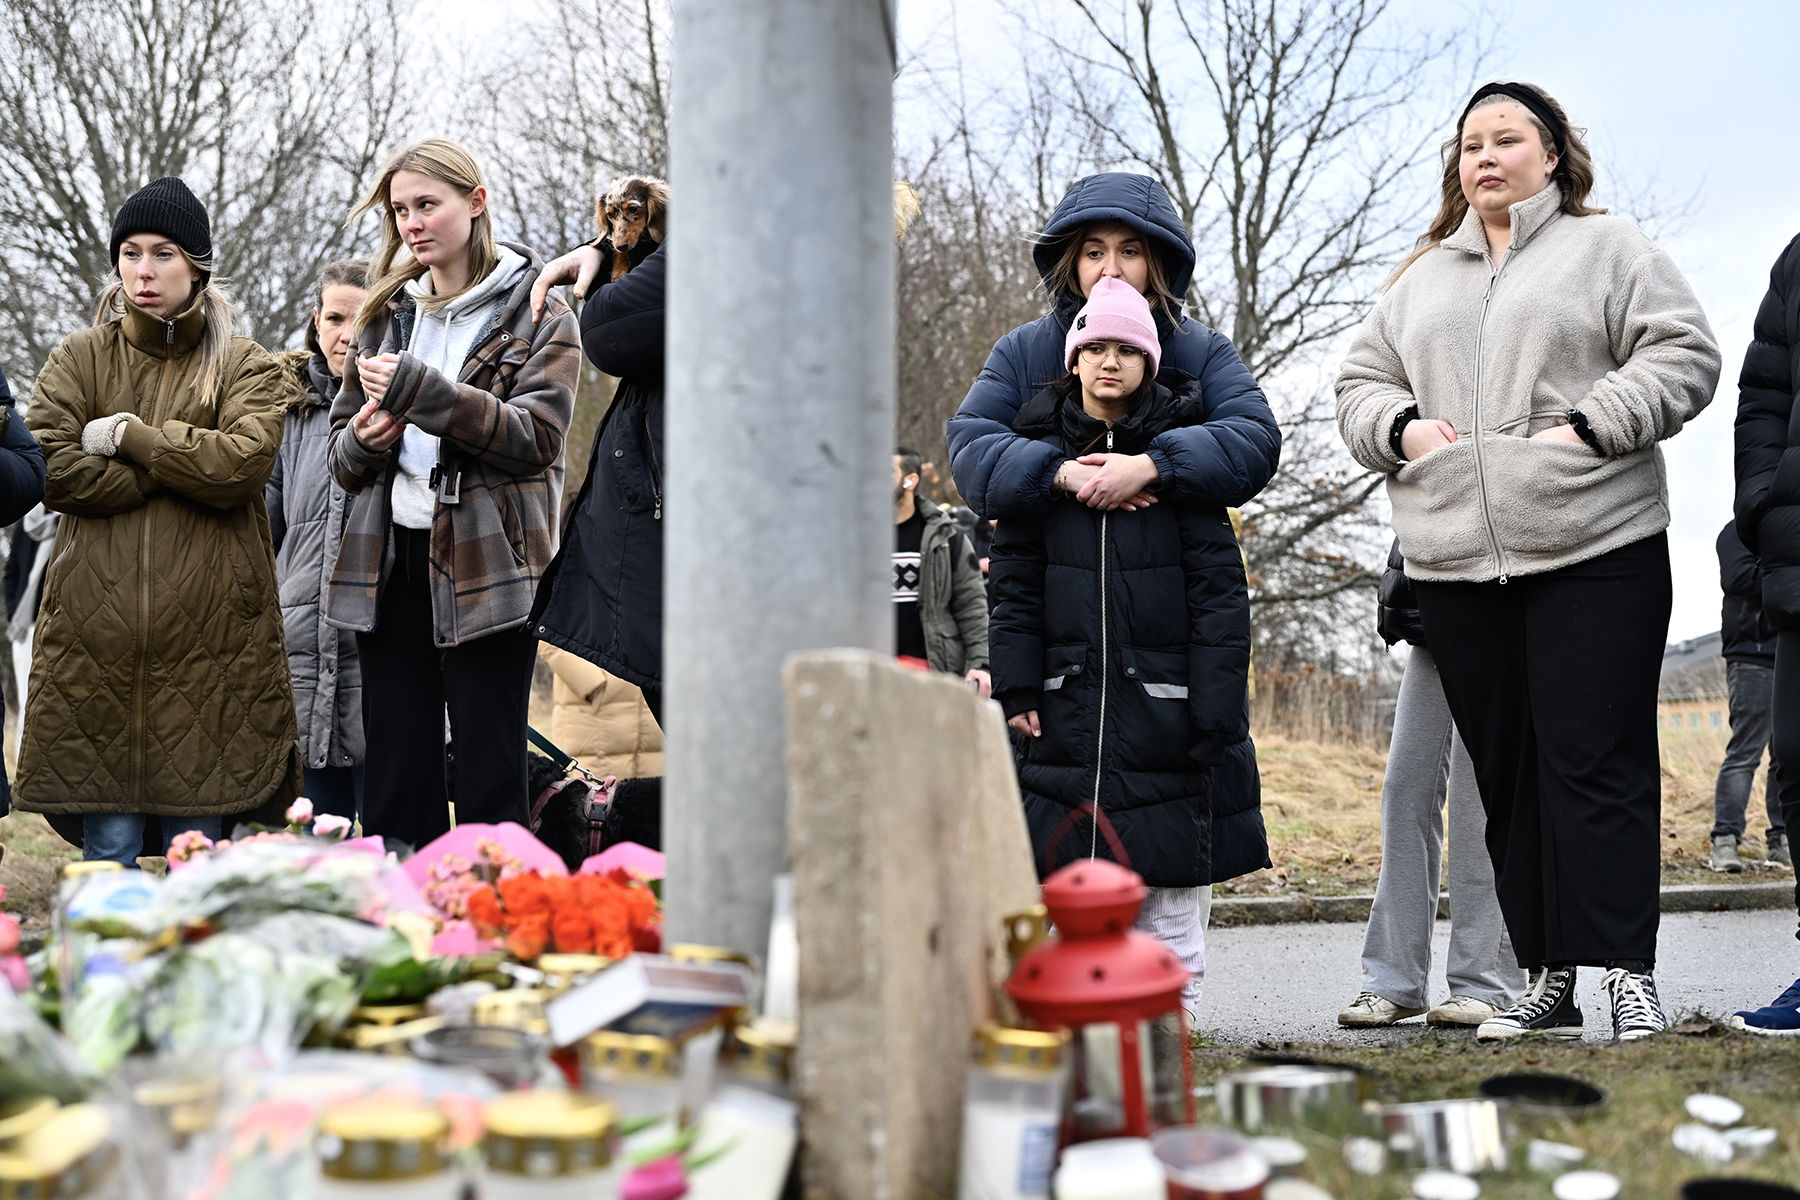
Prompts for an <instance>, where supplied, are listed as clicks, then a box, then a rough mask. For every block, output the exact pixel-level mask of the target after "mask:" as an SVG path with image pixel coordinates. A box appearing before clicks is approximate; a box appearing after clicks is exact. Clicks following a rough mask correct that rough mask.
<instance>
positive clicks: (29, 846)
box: [0, 812, 81, 929]
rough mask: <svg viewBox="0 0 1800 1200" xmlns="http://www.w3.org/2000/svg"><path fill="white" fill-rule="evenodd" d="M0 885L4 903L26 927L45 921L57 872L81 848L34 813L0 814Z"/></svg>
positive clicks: (39, 926)
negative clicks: (64, 838) (3, 888)
mask: <svg viewBox="0 0 1800 1200" xmlns="http://www.w3.org/2000/svg"><path fill="white" fill-rule="evenodd" d="M0 850H4V851H5V854H6V857H5V858H4V859H0V886H4V887H5V888H6V900H5V902H4V907H5V909H6V911H7V912H10V913H13V914H15V915H17V916H18V918H19V923H20V924H21V925H23V926H24V927H25V928H26V929H39V928H42V927H43V926H45V925H46V924H48V922H49V916H50V903H51V901H52V900H53V899H55V897H56V877H57V872H59V871H61V870H62V865H63V864H64V863H66V862H69V861H70V860H72V859H76V858H80V857H81V852H80V851H79V850H77V849H76V848H75V847H74V846H71V845H69V843H67V842H65V841H63V840H62V839H61V838H60V837H57V836H56V834H55V832H54V831H53V830H51V828H50V826H49V825H47V824H45V822H44V818H42V817H40V816H38V815H37V814H36V813H22V812H15V813H13V814H12V815H11V816H7V817H0Z"/></svg>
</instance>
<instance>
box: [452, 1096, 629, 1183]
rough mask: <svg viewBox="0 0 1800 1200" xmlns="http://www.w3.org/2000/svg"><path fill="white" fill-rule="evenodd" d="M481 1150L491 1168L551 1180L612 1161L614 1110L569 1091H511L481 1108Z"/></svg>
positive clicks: (601, 1101)
mask: <svg viewBox="0 0 1800 1200" xmlns="http://www.w3.org/2000/svg"><path fill="white" fill-rule="evenodd" d="M484 1116H485V1118H486V1123H487V1137H486V1138H485V1139H484V1140H483V1142H482V1153H483V1155H484V1156H485V1157H486V1159H487V1165H488V1168H489V1169H490V1170H493V1171H498V1172H500V1173H502V1174H507V1175H525V1176H529V1177H530V1178H533V1179H550V1178H556V1177H558V1176H564V1175H585V1174H588V1173H590V1172H594V1171H600V1170H603V1169H605V1168H606V1167H609V1166H611V1165H612V1161H613V1142H612V1139H613V1128H614V1125H615V1123H616V1121H617V1110H616V1109H615V1108H614V1107H613V1106H612V1105H611V1104H608V1103H607V1102H606V1101H604V1100H598V1099H595V1098H594V1097H592V1096H583V1095H580V1094H579V1093H570V1092H513V1093H511V1094H509V1095H504V1096H496V1097H495V1098H494V1099H492V1100H490V1101H488V1103H487V1107H486V1109H485V1110H484Z"/></svg>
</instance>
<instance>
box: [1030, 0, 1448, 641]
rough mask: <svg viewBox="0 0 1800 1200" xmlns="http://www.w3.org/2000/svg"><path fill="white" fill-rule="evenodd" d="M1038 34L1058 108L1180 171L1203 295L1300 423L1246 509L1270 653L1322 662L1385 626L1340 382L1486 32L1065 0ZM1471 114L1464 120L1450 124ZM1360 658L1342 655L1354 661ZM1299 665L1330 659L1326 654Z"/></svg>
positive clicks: (1380, 15) (1186, 4)
mask: <svg viewBox="0 0 1800 1200" xmlns="http://www.w3.org/2000/svg"><path fill="white" fill-rule="evenodd" d="M1064 11H1065V14H1066V15H1067V16H1068V17H1069V22H1068V24H1069V26H1070V27H1071V28H1068V29H1064V30H1046V29H1045V26H1044V22H1043V21H1042V20H1041V19H1037V20H1034V21H1033V22H1032V23H1031V25H1030V28H1032V29H1034V30H1037V31H1038V32H1039V35H1040V36H1041V37H1042V39H1043V44H1044V45H1045V46H1046V48H1047V49H1048V50H1050V51H1051V53H1052V55H1053V57H1054V59H1055V61H1056V62H1058V64H1059V65H1060V70H1059V72H1058V74H1057V76H1056V84H1057V88H1056V95H1057V96H1058V97H1059V98H1060V100H1061V102H1062V103H1063V104H1064V105H1066V107H1067V108H1068V109H1069V110H1070V111H1071V112H1072V113H1075V114H1077V115H1078V116H1080V117H1081V118H1082V119H1083V120H1084V121H1085V122H1086V123H1087V125H1088V126H1089V127H1090V128H1091V129H1092V130H1093V131H1094V135H1095V137H1096V139H1097V140H1099V141H1100V142H1101V143H1102V144H1103V145H1104V147H1105V149H1106V153H1104V154H1103V155H1101V156H1100V157H1099V158H1098V159H1097V162H1098V163H1109V162H1110V163H1113V164H1120V163H1122V164H1125V165H1127V166H1129V167H1131V168H1134V169H1141V170H1144V171H1146V172H1148V173H1149V174H1151V175H1153V176H1155V177H1156V178H1158V179H1160V180H1161V181H1162V182H1163V184H1164V185H1165V186H1166V187H1167V188H1168V190H1169V194H1170V196H1171V197H1172V198H1173V199H1174V201H1175V205H1176V207H1177V209H1178V210H1179V211H1180V213H1181V215H1182V217H1183V219H1184V220H1185V221H1186V223H1187V225H1188V227H1189V228H1190V229H1191V230H1192V231H1193V235H1194V240H1195V244H1196V246H1197V248H1198V251H1199V262H1198V267H1197V270H1196V273H1195V277H1194V281H1193V284H1192V287H1191V288H1190V291H1189V296H1188V298H1189V301H1190V302H1191V303H1192V304H1193V306H1194V308H1195V310H1196V311H1197V312H1198V313H1199V315H1200V317H1201V319H1202V320H1203V321H1205V322H1206V323H1207V324H1209V325H1211V326H1213V327H1215V328H1217V329H1220V330H1222V331H1224V332H1226V333H1228V334H1229V335H1230V336H1231V339H1232V341H1233V342H1234V343H1235V344H1236V346H1237V348H1238V351H1239V353H1241V354H1242V355H1243V357H1244V361H1245V363H1246V364H1247V365H1248V366H1249V368H1250V370H1251V371H1252V373H1254V374H1255V375H1256V376H1257V378H1258V380H1259V381H1260V382H1261V383H1262V384H1263V387H1264V389H1265V391H1266V392H1267V393H1268V394H1269V397H1270V400H1271V402H1272V403H1273V404H1274V406H1275V408H1276V412H1277V415H1278V416H1280V417H1281V419H1282V425H1283V429H1284V433H1285V438H1286V441H1285V445H1284V447H1283V460H1282V468H1281V471H1280V473H1279V474H1278V476H1277V477H1276V479H1275V480H1274V481H1273V482H1272V483H1271V484H1270V486H1269V487H1268V489H1267V490H1266V491H1265V492H1264V493H1263V495H1262V496H1261V497H1259V498H1258V500H1257V501H1256V502H1255V503H1253V504H1252V505H1250V506H1249V507H1248V509H1247V510H1246V517H1247V526H1246V537H1245V547H1246V551H1247V553H1248V555H1249V559H1250V567H1251V574H1252V577H1253V581H1254V586H1253V589H1252V597H1253V600H1254V602H1255V605H1256V621H1257V634H1258V653H1259V654H1262V655H1264V656H1265V657H1266V658H1268V659H1270V660H1271V661H1272V659H1273V658H1274V657H1275V656H1283V657H1287V656H1294V655H1317V654H1320V653H1325V652H1328V651H1329V652H1330V653H1333V654H1340V652H1339V651H1336V650H1331V649H1330V648H1329V647H1321V646H1319V645H1317V644H1316V643H1318V642H1319V631H1320V630H1325V631H1327V632H1326V635H1325V636H1326V637H1327V638H1328V639H1329V638H1331V637H1334V636H1335V637H1339V639H1340V640H1339V641H1338V642H1335V643H1333V646H1341V645H1342V639H1341V635H1338V634H1334V633H1332V632H1331V631H1333V630H1342V629H1344V628H1346V627H1347V626H1346V625H1345V624H1344V621H1345V620H1346V619H1349V618H1350V617H1352V616H1353V615H1355V614H1360V615H1355V620H1357V621H1359V622H1360V623H1362V624H1365V625H1366V623H1367V612H1368V604H1369V598H1368V592H1369V589H1370V587H1371V585H1372V584H1373V582H1374V580H1375V578H1376V577H1377V573H1378V570H1379V566H1380V562H1381V557H1382V555H1381V550H1382V548H1383V547H1382V546H1381V532H1380V526H1381V518H1380V515H1379V514H1378V513H1376V512H1375V511H1373V506H1371V505H1370V503H1369V501H1370V499H1371V497H1372V496H1373V495H1374V493H1375V491H1376V486H1377V483H1378V480H1377V479H1375V478H1374V477H1369V476H1364V475H1362V473H1361V472H1360V471H1358V470H1357V469H1356V468H1355V467H1354V466H1353V465H1352V464H1350V463H1349V461H1348V460H1347V459H1346V458H1344V457H1343V455H1342V454H1341V452H1340V451H1339V450H1338V448H1337V446H1336V438H1335V432H1334V431H1333V430H1332V428H1331V405H1330V403H1329V399H1328V396H1327V394H1326V391H1325V387H1324V384H1323V381H1322V380H1321V379H1320V367H1321V363H1322V360H1323V359H1324V358H1325V357H1326V356H1328V355H1329V354H1330V353H1331V352H1332V351H1333V349H1334V348H1335V347H1337V346H1339V345H1340V343H1341V340H1342V339H1343V337H1344V336H1345V334H1346V333H1347V332H1348V331H1349V330H1350V329H1352V328H1353V327H1354V326H1355V324H1356V322H1357V321H1358V320H1359V319H1360V317H1361V315H1362V313H1363V312H1364V311H1365V309H1366V308H1367V306H1368V304H1369V303H1370V301H1371V300H1372V298H1373V296H1374V294H1375V292H1376V290H1377V288H1378V287H1379V284H1380V281H1381V277H1382V275H1383V273H1384V272H1385V271H1386V270H1388V269H1391V267H1392V266H1393V264H1394V263H1395V262H1396V261H1397V260H1398V258H1399V257H1401V256H1402V255H1403V254H1404V253H1405V251H1406V250H1407V249H1409V248H1410V246H1411V244H1412V242H1413V240H1414V238H1415V237H1416V236H1417V234H1418V232H1419V230H1420V229H1421V228H1422V226H1423V223H1424V221H1423V218H1424V210H1425V209H1426V208H1427V206H1428V205H1429V203H1430V201H1431V199H1432V193H1431V186H1430V185H1431V179H1432V176H1433V172H1432V170H1431V165H1432V164H1434V163H1435V148H1436V145H1437V142H1438V141H1439V139H1440V138H1441V137H1442V128H1443V123H1442V122H1439V121H1437V120H1435V119H1430V118H1426V119H1423V120H1422V119H1421V117H1420V114H1421V113H1425V114H1431V113H1434V112H1435V111H1436V110H1437V109H1439V108H1443V109H1448V108H1449V107H1450V106H1449V104H1448V103H1444V104H1439V103H1436V100H1437V98H1438V96H1439V95H1440V94H1441V95H1443V96H1449V95H1452V94H1453V93H1454V90H1455V87H1456V86H1457V82H1458V80H1457V76H1458V71H1457V60H1458V58H1459V57H1460V56H1462V55H1463V54H1465V53H1469V52H1472V50H1473V47H1472V46H1471V44H1470V40H1469V38H1468V37H1467V36H1466V35H1455V34H1452V35H1449V36H1445V35H1444V34H1443V33H1442V32H1441V31H1436V30H1425V29H1420V30H1415V31H1412V32H1410V33H1409V32H1408V31H1407V30H1406V29H1405V27H1404V26H1402V25H1401V24H1400V23H1399V22H1398V21H1397V20H1395V19H1393V18H1391V17H1390V16H1389V15H1388V3H1387V0H1115V2H1110V3H1109V2H1107V0H1066V8H1065V10H1064ZM1450 115H1452V114H1451V113H1450V112H1448V111H1446V112H1445V113H1444V116H1445V117H1446V119H1447V118H1448V117H1449V116H1450ZM1340 656H1341V654H1340ZM1300 661H1320V660H1319V659H1318V658H1317V657H1312V658H1303V659H1300Z"/></svg>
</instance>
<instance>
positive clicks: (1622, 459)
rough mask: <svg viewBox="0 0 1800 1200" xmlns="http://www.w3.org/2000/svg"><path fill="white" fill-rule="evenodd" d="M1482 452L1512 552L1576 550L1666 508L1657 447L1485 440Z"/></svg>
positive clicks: (1494, 508) (1502, 536)
mask: <svg viewBox="0 0 1800 1200" xmlns="http://www.w3.org/2000/svg"><path fill="white" fill-rule="evenodd" d="M1482 452H1483V454H1484V456H1485V460H1486V462H1485V468H1486V475H1487V493H1488V511H1489V513H1490V514H1492V518H1493V522H1494V533H1495V534H1496V536H1498V538H1499V540H1500V545H1501V548H1502V549H1504V550H1506V551H1507V552H1509V553H1512V554H1521V555H1528V556H1531V557H1533V558H1537V559H1540V560H1541V559H1543V558H1546V557H1553V556H1563V555H1568V554H1571V553H1574V552H1577V551H1579V550H1581V549H1582V548H1583V547H1586V546H1589V545H1592V544H1593V543H1595V542H1597V541H1600V540H1601V539H1603V538H1605V537H1607V536H1608V535H1610V534H1612V533H1613V532H1614V531H1615V530H1617V529H1618V528H1619V527H1620V526H1622V525H1625V524H1627V523H1628V522H1631V521H1635V520H1637V519H1639V518H1640V517H1641V516H1642V514H1643V513H1644V511H1645V510H1646V509H1649V508H1653V507H1658V506H1660V505H1661V504H1662V503H1663V501H1662V483H1661V479H1660V472H1659V471H1658V470H1657V469H1656V468H1657V464H1656V461H1655V454H1656V451H1655V450H1654V449H1650V450H1639V451H1634V452H1632V453H1630V454H1623V455H1619V456H1617V457H1612V458H1606V457H1602V456H1601V455H1599V454H1596V453H1594V450H1593V448H1592V447H1590V446H1587V445H1585V444H1580V443H1575V442H1564V441H1557V440H1552V439H1540V440H1535V441H1534V440H1532V439H1529V438H1509V437H1490V438H1488V439H1487V441H1486V442H1484V443H1483V444H1482ZM1407 549H1408V550H1409V551H1410V549H1411V547H1410V545H1409V546H1408V547H1407Z"/></svg>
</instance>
